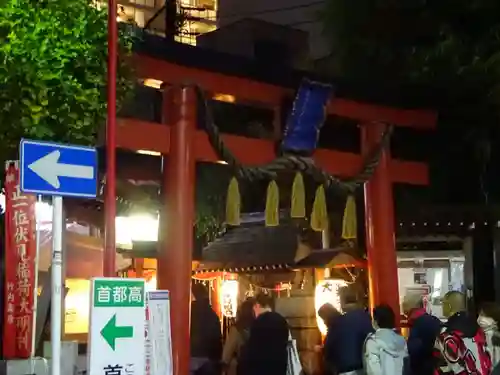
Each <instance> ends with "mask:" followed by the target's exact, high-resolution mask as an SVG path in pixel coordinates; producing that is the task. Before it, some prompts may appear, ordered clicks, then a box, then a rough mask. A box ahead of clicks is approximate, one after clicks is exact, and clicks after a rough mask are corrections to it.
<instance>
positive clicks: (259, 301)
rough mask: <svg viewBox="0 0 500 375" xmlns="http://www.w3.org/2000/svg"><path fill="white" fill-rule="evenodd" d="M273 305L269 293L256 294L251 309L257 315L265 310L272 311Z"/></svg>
mask: <svg viewBox="0 0 500 375" xmlns="http://www.w3.org/2000/svg"><path fill="white" fill-rule="evenodd" d="M273 307H274V301H273V298H272V297H271V296H270V295H269V294H263V293H261V294H258V295H257V297H255V304H254V306H253V311H254V313H255V316H256V317H257V316H259V315H260V314H262V313H265V312H267V311H272V310H273Z"/></svg>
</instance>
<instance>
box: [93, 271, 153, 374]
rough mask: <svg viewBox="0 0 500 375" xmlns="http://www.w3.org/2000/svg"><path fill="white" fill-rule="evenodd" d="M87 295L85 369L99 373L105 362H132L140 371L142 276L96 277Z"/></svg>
mask: <svg viewBox="0 0 500 375" xmlns="http://www.w3.org/2000/svg"><path fill="white" fill-rule="evenodd" d="M91 295H92V304H91V306H90V349H89V373H90V374H99V373H103V369H104V368H107V366H117V365H119V366H123V367H122V368H125V366H130V365H133V367H134V369H135V370H134V375H143V374H144V368H145V365H144V361H145V337H144V326H145V321H146V304H145V302H146V301H145V282H144V280H142V279H119V278H96V279H93V280H92V294H91Z"/></svg>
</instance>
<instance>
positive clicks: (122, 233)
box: [115, 215, 159, 249]
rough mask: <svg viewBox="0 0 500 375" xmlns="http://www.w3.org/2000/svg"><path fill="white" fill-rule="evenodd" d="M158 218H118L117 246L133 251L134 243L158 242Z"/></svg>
mask: <svg viewBox="0 0 500 375" xmlns="http://www.w3.org/2000/svg"><path fill="white" fill-rule="evenodd" d="M158 223H159V221H158V217H156V218H155V217H154V216H149V215H134V216H118V217H117V218H116V221H115V225H116V244H117V245H119V246H120V247H122V248H125V249H132V241H158Z"/></svg>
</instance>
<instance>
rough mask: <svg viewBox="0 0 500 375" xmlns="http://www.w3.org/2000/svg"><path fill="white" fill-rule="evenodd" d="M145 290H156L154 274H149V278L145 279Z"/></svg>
mask: <svg viewBox="0 0 500 375" xmlns="http://www.w3.org/2000/svg"><path fill="white" fill-rule="evenodd" d="M145 290H146V292H154V291H155V290H156V275H153V276H151V278H150V279H149V280H147V281H146V285H145Z"/></svg>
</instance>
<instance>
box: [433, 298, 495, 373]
mask: <svg viewBox="0 0 500 375" xmlns="http://www.w3.org/2000/svg"><path fill="white" fill-rule="evenodd" d="M443 315H444V316H446V317H447V318H448V321H447V322H446V324H445V325H444V327H443V329H442V331H441V333H440V334H439V336H438V338H437V340H436V357H437V365H436V369H435V373H436V375H490V374H491V371H492V363H491V356H490V353H489V351H488V347H487V345H486V337H485V334H484V332H483V330H482V329H481V328H480V327H479V325H478V324H477V321H476V319H474V318H472V317H470V316H469V315H468V314H467V312H466V311H465V296H464V295H463V294H462V293H460V292H457V291H451V292H448V293H446V295H445V296H444V298H443Z"/></svg>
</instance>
